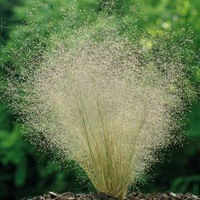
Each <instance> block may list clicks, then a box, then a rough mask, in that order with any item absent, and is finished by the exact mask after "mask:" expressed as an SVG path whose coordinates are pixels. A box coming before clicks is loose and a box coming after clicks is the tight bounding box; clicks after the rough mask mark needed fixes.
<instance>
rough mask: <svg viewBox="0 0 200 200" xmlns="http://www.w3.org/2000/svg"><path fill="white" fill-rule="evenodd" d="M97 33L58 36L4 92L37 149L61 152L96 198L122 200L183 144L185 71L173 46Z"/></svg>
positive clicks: (84, 30) (86, 30) (89, 28)
mask: <svg viewBox="0 0 200 200" xmlns="http://www.w3.org/2000/svg"><path fill="white" fill-rule="evenodd" d="M94 27H95V28H94ZM94 27H93V28H92V26H86V27H84V28H80V29H78V30H76V31H75V32H74V33H73V34H72V35H71V36H70V37H67V38H65V39H63V38H64V37H62V40H59V39H58V38H57V37H56V36H55V37H52V38H51V39H52V42H49V43H51V44H52V45H51V46H50V47H49V48H48V50H46V52H44V51H43V52H42V55H40V56H41V57H42V58H41V59H39V61H37V62H36V61H35V60H33V61H32V62H28V65H27V66H25V67H21V69H19V68H18V69H19V70H18V71H17V76H16V73H15V72H13V71H11V72H9V74H10V78H8V79H7V85H6V87H7V90H6V92H7V93H8V94H9V95H11V96H12V100H11V101H10V102H9V103H10V106H11V107H12V108H13V109H14V110H15V111H16V113H17V114H19V115H20V117H21V118H22V120H23V122H24V123H25V125H26V128H27V130H28V134H29V138H30V140H31V141H32V142H33V143H34V144H35V145H39V146H41V147H42V148H43V149H57V150H58V151H57V153H58V154H59V157H62V159H63V160H66V159H68V160H73V161H75V162H76V163H77V164H78V165H79V166H81V167H82V168H83V169H84V170H85V172H86V173H87V175H88V177H89V179H90V180H91V182H92V183H93V185H94V186H95V188H96V189H97V191H99V192H101V193H104V194H106V195H109V196H112V197H116V198H117V199H124V198H125V195H126V193H127V189H128V186H129V185H130V184H132V183H135V182H137V181H138V180H139V178H140V177H141V175H142V174H144V173H145V172H146V171H147V170H148V169H149V167H150V166H151V164H153V163H154V162H156V161H157V154H158V152H159V151H160V150H162V149H163V148H166V147H167V146H168V145H169V144H170V143H171V141H173V142H175V141H176V139H177V138H176V136H174V135H173V134H172V131H173V130H176V129H178V125H177V123H176V122H177V121H178V120H177V118H178V113H179V112H180V111H181V110H183V106H184V95H186V94H188V92H187V87H188V83H187V79H186V75H185V72H186V71H187V68H186V66H185V65H184V64H183V63H181V60H182V58H183V56H182V55H181V53H180V54H179V53H178V52H179V49H178V48H177V47H176V46H171V48H170V49H168V48H166V47H167V46H168V45H169V43H171V41H169V43H168V42H167V40H166V42H164V41H163V39H162V42H161V41H159V40H158V39H156V40H155V39H154V38H150V37H146V38H144V36H141V35H139V33H138V35H131V34H129V35H128V34H124V35H120V34H119V32H118V30H117V29H116V28H109V27H110V25H108V26H106V22H105V23H102V24H101V26H100V25H98V26H94ZM130 35H131V37H129V36H130ZM130 38H131V39H130ZM22 65H23V66H24V63H22Z"/></svg>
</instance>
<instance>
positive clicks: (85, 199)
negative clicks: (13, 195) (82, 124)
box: [22, 192, 200, 200]
mask: <svg viewBox="0 0 200 200" xmlns="http://www.w3.org/2000/svg"><path fill="white" fill-rule="evenodd" d="M22 200H28V199H27V198H23V199H22ZM29 200H115V198H112V197H110V196H106V195H104V194H97V193H89V194H74V193H71V192H65V193H62V194H58V193H54V192H49V193H48V194H44V195H42V196H36V197H33V198H32V199H29ZM126 200H200V196H196V195H193V194H190V193H186V194H175V193H173V192H164V193H154V194H142V193H131V194H129V195H128V196H127V197H126Z"/></svg>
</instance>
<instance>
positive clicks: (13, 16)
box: [0, 0, 200, 200]
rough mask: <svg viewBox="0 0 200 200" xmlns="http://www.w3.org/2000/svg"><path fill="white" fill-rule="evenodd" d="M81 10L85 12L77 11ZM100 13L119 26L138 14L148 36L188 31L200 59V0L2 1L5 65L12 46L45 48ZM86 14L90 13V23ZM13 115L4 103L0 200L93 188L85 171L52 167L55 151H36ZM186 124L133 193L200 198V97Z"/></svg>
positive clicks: (197, 76) (0, 51) (0, 109)
mask: <svg viewBox="0 0 200 200" xmlns="http://www.w3.org/2000/svg"><path fill="white" fill-rule="evenodd" d="M41 2H42V3H41ZM37 4H38V5H37ZM70 6H75V8H74V12H73V13H71V12H70V10H69V7H70ZM80 9H82V10H83V9H84V10H85V11H86V12H84V13H83V12H79V10H80ZM101 12H108V13H109V15H115V16H116V17H118V18H119V22H120V19H121V18H122V17H124V16H127V20H128V21H130V23H131V21H132V20H135V17H134V16H137V17H136V18H138V20H137V22H136V25H137V27H138V28H139V29H141V30H142V29H145V30H146V31H148V32H149V33H150V34H155V32H157V33H160V34H162V33H163V32H167V31H169V30H170V28H171V27H173V28H174V31H175V32H176V35H179V34H180V35H181V34H182V33H184V32H186V31H187V30H188V29H190V30H192V32H193V37H194V38H195V41H194V43H193V44H191V45H189V46H187V47H184V48H191V49H193V50H194V51H195V54H196V55H197V56H198V55H199V52H200V51H199V49H200V3H199V0H174V1H171V0H140V1H139V0H138V1H136V0H115V1H113V0H79V1H77V4H76V5H73V0H66V1H64V0H41V1H40V3H38V2H37V1H36V0H0V61H1V65H3V64H4V65H11V62H10V58H9V57H8V56H7V55H6V53H5V52H6V51H7V49H9V48H10V47H11V48H12V47H15V48H16V47H17V48H20V45H21V42H22V40H21V38H22V37H24V41H29V42H31V43H32V44H34V42H37V43H41V44H42V42H43V41H44V40H45V39H47V38H48V37H50V34H51V32H53V31H54V32H55V31H56V32H58V33H59V31H60V30H61V29H62V30H63V27H65V26H68V27H69V26H70V25H71V23H70V21H71V20H73V19H76V22H77V23H76V24H74V25H73V26H72V27H70V28H71V29H74V28H77V27H79V26H81V25H82V22H84V21H85V20H86V19H87V21H88V23H92V22H94V21H95V19H96V18H97V16H98V15H99V14H100V13H101ZM63 13H64V14H63ZM87 13H90V19H88V17H87ZM31 24H34V26H31ZM27 25H28V26H27ZM35 25H36V26H37V31H35V27H36V26H35ZM27 27H28V28H27ZM36 33H37V35H36ZM38 34H39V36H38ZM35 39H37V40H36V41H35ZM180 48H182V47H180ZM33 51H34V50H33ZM193 61H195V60H193ZM193 61H192V62H191V63H190V64H189V66H190V67H191V69H193V65H195V66H198V65H199V61H197V60H196V62H193ZM198 67H199V66H198ZM0 73H1V74H3V73H4V72H3V71H0ZM191 81H192V83H193V84H194V85H195V87H197V89H198V87H199V83H200V68H199V69H198V70H193V77H192V78H191ZM15 117H16V116H14V114H13V113H12V112H11V111H9V110H8V108H6V106H5V105H3V103H1V104H0V199H13V200H14V199H21V198H22V197H24V196H26V197H33V196H34V195H39V194H43V193H45V192H48V191H55V192H58V193H59V192H60V193H62V192H66V191H71V192H88V191H91V190H93V189H92V187H91V186H90V184H89V185H88V183H89V181H87V180H84V181H80V180H79V179H78V177H79V173H81V172H79V171H78V170H76V169H72V170H69V169H66V168H65V167H64V166H60V165H59V164H56V163H52V162H51V157H52V155H51V152H49V154H48V155H47V154H44V153H42V152H40V151H38V150H37V149H34V148H33V147H32V145H31V144H30V143H29V142H28V141H26V140H25V139H24V138H23V137H22V131H21V128H20V125H17V123H16V119H15ZM184 122H185V126H184V128H183V129H184V134H185V135H186V139H185V142H184V144H183V146H182V147H177V148H173V149H169V150H168V151H166V152H165V156H164V159H163V162H162V163H160V164H156V165H155V166H153V168H152V170H151V172H150V174H151V175H153V178H149V177H148V176H147V177H145V178H146V179H147V183H146V184H144V185H141V186H134V187H133V188H134V189H137V190H139V191H141V192H146V193H150V192H162V191H172V192H182V193H186V192H190V193H193V194H196V195H200V101H199V99H198V100H197V101H194V102H193V103H192V109H191V112H188V113H186V118H185V119H184Z"/></svg>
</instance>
